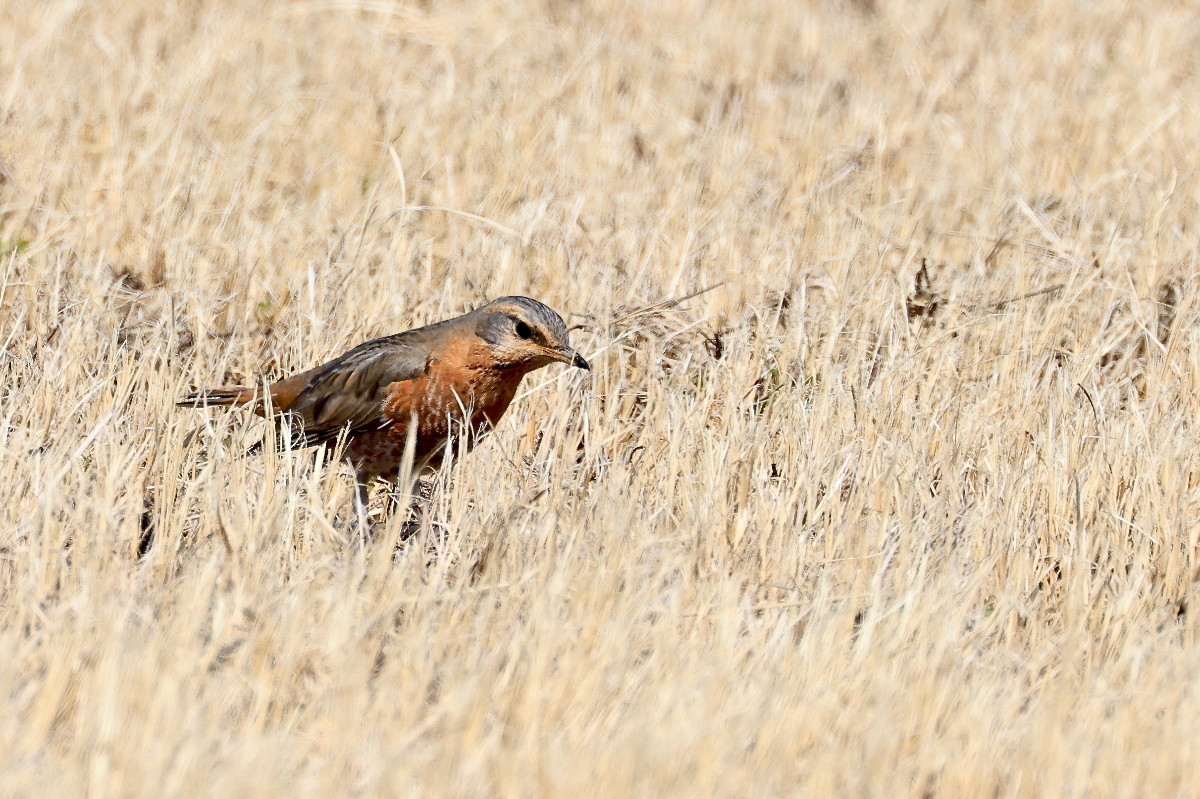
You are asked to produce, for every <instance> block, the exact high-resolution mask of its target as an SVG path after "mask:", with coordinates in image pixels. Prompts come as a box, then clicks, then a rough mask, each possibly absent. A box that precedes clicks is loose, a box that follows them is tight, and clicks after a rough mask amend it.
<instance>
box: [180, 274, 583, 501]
mask: <svg viewBox="0 0 1200 799" xmlns="http://www.w3.org/2000/svg"><path fill="white" fill-rule="evenodd" d="M553 363H564V364H568V365H570V366H573V367H577V368H579V369H584V370H588V371H590V370H591V366H590V365H589V364H588V362H587V361H586V360H585V359H584V357H583V356H582V355H580V354H579V353H578V352H576V351H575V350H574V349H573V348H572V347H571V343H570V336H569V333H568V331H567V326H566V323H565V322H563V319H562V317H561V316H559V315H558V314H557V313H556V312H555V311H553V310H552V309H551V308H549V307H548V306H546V305H544V304H543V303H541V302H539V301H537V300H535V299H531V298H529V297H517V296H509V297H500V298H499V299H495V300H492V301H491V302H489V303H487V304H486V305H482V306H480V307H478V308H476V309H474V310H472V311H469V312H467V313H465V314H463V315H461V316H456V317H454V318H452V319H447V320H445V321H442V322H437V323H435V324H430V325H426V326H425V327H418V328H414V329H412V330H407V331H405V332H403V333H397V334H395V335H391V336H385V337H383V338H377V339H372V340H371V341H367V342H365V343H363V344H359V345H358V346H357V347H354V348H353V349H350V350H348V351H346V352H344V353H342V354H341V355H339V356H337V357H336V358H334V359H332V360H330V361H327V362H325V363H323V364H321V365H320V366H316V367H314V368H312V369H309V370H307V371H304V372H300V373H299V374H295V375H292V376H290V377H285V378H283V379H282V380H278V381H276V382H274V383H271V384H270V385H268V386H267V387H266V390H265V392H263V391H262V390H260V389H259V388H255V387H252V386H225V387H221V388H210V389H203V390H200V391H195V392H192V393H190V394H187V395H186V396H185V397H183V398H182V399H180V400H179V401H178V402H177V403H176V405H177V406H180V407H191V408H203V407H250V408H251V409H252V410H253V411H254V412H255V413H257V414H258V415H260V416H263V417H265V418H269V419H271V421H272V422H273V423H274V430H275V434H276V435H277V436H279V437H280V441H281V443H283V444H290V445H291V446H292V447H293V448H304V447H335V446H336V445H337V444H338V443H339V442H342V441H344V447H343V456H344V458H345V460H346V461H348V462H349V463H350V465H351V466H352V467H353V469H354V477H355V484H356V494H355V498H356V501H357V504H358V508H359V512H360V514H362V515H360V519H363V518H365V512H366V511H365V509H366V506H367V503H368V499H369V493H368V491H369V486H370V485H371V484H372V483H373V482H375V481H384V482H386V483H391V484H393V485H394V484H395V483H396V482H397V481H399V480H401V479H411V478H413V477H419V476H420V475H421V474H425V473H429V472H431V471H434V470H436V469H438V468H439V467H440V466H441V464H442V460H443V457H444V454H445V451H446V447H447V444H448V442H450V441H451V440H452V439H458V440H460V441H461V446H462V447H465V449H467V450H469V449H470V448H471V447H472V446H473V445H474V444H475V443H476V441H477V440H478V439H479V438H480V437H481V436H482V435H484V434H486V433H487V432H488V431H490V430H491V429H492V428H494V427H495V426H496V424H497V423H498V422H499V421H500V418H501V417H502V416H504V413H505V411H507V410H508V406H509V405H510V404H511V403H512V401H513V397H514V396H515V395H516V393H517V388H518V387H519V386H520V384H521V381H522V379H523V378H524V377H525V375H527V374H529V373H530V372H533V371H535V370H537V369H541V368H542V367H545V366H549V365H550V364H553ZM410 436H411V438H412V445H413V452H412V455H411V460H409V461H407V462H408V463H409V464H411V466H410V468H411V472H410V473H409V474H407V475H406V474H401V470H402V469H403V468H404V465H405V463H406V457H405V450H406V447H407V446H408V444H409V438H410ZM261 446H262V445H261V444H258V445H255V446H254V447H252V448H251V450H250V453H255V452H258V451H259V450H260V449H261ZM464 451H465V450H464Z"/></svg>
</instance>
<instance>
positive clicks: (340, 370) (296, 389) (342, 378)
mask: <svg viewBox="0 0 1200 799" xmlns="http://www.w3.org/2000/svg"><path fill="white" fill-rule="evenodd" d="M428 366H429V351H428V350H427V349H426V348H425V347H423V346H420V344H419V343H418V342H417V341H414V340H413V337H411V336H408V335H406V334H404V333H401V334H400V335H396V336H388V337H386V338H379V339H375V340H374V341H368V342H367V343H365V344H360V345H358V346H357V347H355V348H354V349H352V350H350V351H349V352H347V353H345V354H343V355H339V356H338V357H337V358H334V359H333V360H332V361H329V362H328V363H324V364H321V365H320V366H318V367H316V368H315V369H310V370H309V371H307V372H303V373H301V374H298V375H296V376H295V377H291V378H288V379H287V380H281V381H280V382H278V383H276V384H275V385H273V386H271V396H272V400H273V402H274V404H275V407H277V408H278V409H279V410H280V411H283V412H284V416H285V417H286V418H288V419H289V420H290V421H291V422H292V424H293V426H294V427H298V428H299V429H298V430H296V429H294V430H293V431H292V446H294V447H307V446H312V445H314V444H323V443H326V442H330V441H334V440H336V439H337V437H338V436H339V435H340V434H341V433H342V431H343V430H345V431H347V433H348V434H354V433H359V432H364V431H367V430H378V429H379V428H381V427H386V426H387V425H388V424H390V422H391V420H390V419H388V418H387V417H386V416H385V415H384V412H383V405H384V401H385V400H386V398H387V391H388V386H390V385H391V384H392V383H397V382H403V381H405V380H414V379H416V378H418V377H420V376H421V375H423V374H424V373H425V370H426V369H427V368H428Z"/></svg>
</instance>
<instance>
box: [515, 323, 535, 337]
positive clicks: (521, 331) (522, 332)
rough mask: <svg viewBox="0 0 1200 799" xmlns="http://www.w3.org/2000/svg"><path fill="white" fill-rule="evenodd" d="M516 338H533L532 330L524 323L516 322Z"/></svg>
mask: <svg viewBox="0 0 1200 799" xmlns="http://www.w3.org/2000/svg"><path fill="white" fill-rule="evenodd" d="M517 338H523V339H531V338H533V328H531V327H530V326H529V325H527V324H525V323H524V322H520V321H518V322H517Z"/></svg>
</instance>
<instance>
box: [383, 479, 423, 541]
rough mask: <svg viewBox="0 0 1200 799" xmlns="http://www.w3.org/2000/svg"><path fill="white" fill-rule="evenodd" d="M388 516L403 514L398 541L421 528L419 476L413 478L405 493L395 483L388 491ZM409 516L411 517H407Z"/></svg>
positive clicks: (410, 536)
mask: <svg viewBox="0 0 1200 799" xmlns="http://www.w3.org/2000/svg"><path fill="white" fill-rule="evenodd" d="M387 512H388V516H392V515H394V514H397V513H400V514H402V515H403V516H404V526H403V527H402V528H401V531H400V536H399V542H400V543H403V542H405V541H407V540H408V539H410V538H412V537H413V536H414V535H416V534H417V533H418V532H419V531H420V529H421V478H420V477H419V476H418V477H415V478H413V481H412V484H411V486H410V487H409V489H408V493H407V494H406V493H405V492H404V491H401V490H400V489H398V488H397V487H395V485H393V487H392V489H391V490H390V491H389V492H388V511H387ZM410 516H411V518H409V517H410Z"/></svg>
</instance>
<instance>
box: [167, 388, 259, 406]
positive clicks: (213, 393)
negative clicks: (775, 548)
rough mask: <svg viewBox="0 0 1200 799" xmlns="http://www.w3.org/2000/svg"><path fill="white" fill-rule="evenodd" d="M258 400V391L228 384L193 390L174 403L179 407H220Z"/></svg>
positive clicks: (246, 403)
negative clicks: (221, 386)
mask: <svg viewBox="0 0 1200 799" xmlns="http://www.w3.org/2000/svg"><path fill="white" fill-rule="evenodd" d="M257 400H258V391H257V390H256V389H254V388H251V387H249V386H228V387H226V388H208V389H204V390H203V391H193V392H192V393H191V394H188V395H187V396H185V397H184V398H183V399H181V400H179V402H176V403H175V405H176V406H177V407H180V408H220V407H224V406H235V405H249V404H251V403H253V402H255V401H257Z"/></svg>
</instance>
